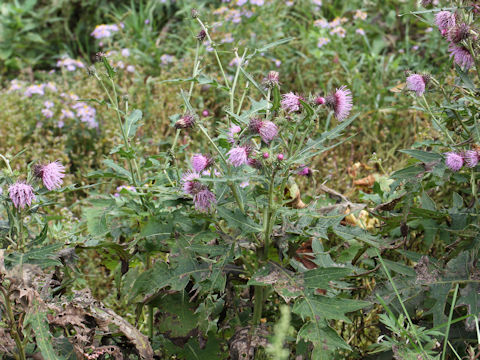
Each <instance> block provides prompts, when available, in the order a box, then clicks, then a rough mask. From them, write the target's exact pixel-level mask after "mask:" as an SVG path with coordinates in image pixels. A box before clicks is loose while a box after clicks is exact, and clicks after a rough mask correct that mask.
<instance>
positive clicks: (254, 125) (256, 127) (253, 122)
mask: <svg viewBox="0 0 480 360" xmlns="http://www.w3.org/2000/svg"><path fill="white" fill-rule="evenodd" d="M262 125H263V121H262V120H261V119H260V118H251V119H250V122H249V123H248V129H249V130H250V131H251V132H253V133H255V134H258V133H259V132H260V128H261V127H262Z"/></svg>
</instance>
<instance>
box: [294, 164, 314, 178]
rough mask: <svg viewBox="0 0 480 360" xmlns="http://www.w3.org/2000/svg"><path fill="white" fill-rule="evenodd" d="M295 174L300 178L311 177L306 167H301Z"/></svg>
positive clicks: (310, 172) (309, 170)
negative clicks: (300, 176)
mask: <svg viewBox="0 0 480 360" xmlns="http://www.w3.org/2000/svg"><path fill="white" fill-rule="evenodd" d="M297 174H298V175H302V176H312V170H311V169H310V168H309V167H308V166H307V165H301V166H300V169H299V170H298V172H297Z"/></svg>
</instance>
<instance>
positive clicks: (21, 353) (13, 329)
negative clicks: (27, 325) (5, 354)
mask: <svg viewBox="0 0 480 360" xmlns="http://www.w3.org/2000/svg"><path fill="white" fill-rule="evenodd" d="M0 290H1V291H2V294H3V299H4V301H5V308H6V310H7V315H8V321H9V323H10V324H9V325H10V333H11V335H12V337H13V340H15V344H16V345H17V350H18V359H20V360H26V356H25V349H24V348H23V343H22V339H21V338H20V330H19V329H18V326H17V323H16V321H15V316H14V315H13V310H12V304H11V302H10V296H9V294H8V293H7V291H6V290H5V289H4V288H3V286H1V285H0Z"/></svg>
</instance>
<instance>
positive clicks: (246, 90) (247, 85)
mask: <svg viewBox="0 0 480 360" xmlns="http://www.w3.org/2000/svg"><path fill="white" fill-rule="evenodd" d="M249 85H250V83H249V82H247V84H246V85H245V91H244V92H243V94H242V98H241V99H240V103H239V104H238V107H237V113H236V114H237V115H239V114H240V110H242V106H243V101H244V100H245V96H246V95H247V92H248V87H249Z"/></svg>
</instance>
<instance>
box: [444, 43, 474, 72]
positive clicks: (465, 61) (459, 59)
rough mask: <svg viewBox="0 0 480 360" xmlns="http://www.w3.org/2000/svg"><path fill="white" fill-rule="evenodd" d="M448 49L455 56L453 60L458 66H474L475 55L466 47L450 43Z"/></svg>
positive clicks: (451, 55)
mask: <svg viewBox="0 0 480 360" xmlns="http://www.w3.org/2000/svg"><path fill="white" fill-rule="evenodd" d="M448 51H450V57H453V61H455V63H456V64H457V65H458V66H463V67H464V68H465V69H470V68H471V67H472V66H473V56H472V54H470V51H468V49H466V48H465V47H463V46H458V45H455V44H450V45H449V46H448Z"/></svg>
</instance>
